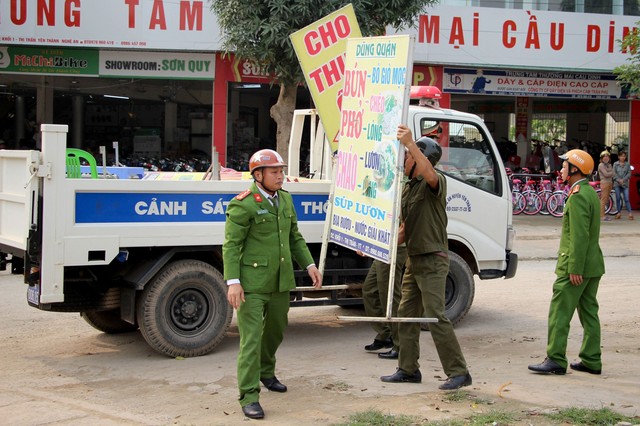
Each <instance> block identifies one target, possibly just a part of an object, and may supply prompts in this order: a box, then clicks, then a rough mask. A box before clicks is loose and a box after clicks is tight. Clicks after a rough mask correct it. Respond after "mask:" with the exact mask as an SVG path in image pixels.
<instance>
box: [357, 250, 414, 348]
mask: <svg viewBox="0 0 640 426" xmlns="http://www.w3.org/2000/svg"><path fill="white" fill-rule="evenodd" d="M360 254H362V253H361V252H360ZM406 260H407V247H406V245H405V244H401V245H399V246H398V251H397V253H396V270H395V272H394V274H395V275H394V286H393V305H391V316H393V317H395V316H397V313H398V305H399V304H400V297H401V295H402V293H401V283H402V272H403V271H404V264H405V262H406ZM390 273H391V265H389V264H388V263H384V262H382V261H380V260H377V259H376V260H374V261H373V263H372V264H371V267H370V268H369V272H368V273H367V276H366V278H365V279H364V282H363V283H362V303H363V304H364V311H365V313H366V314H367V316H370V317H385V316H386V315H387V299H388V297H389V274H390ZM371 326H372V328H373V330H374V331H375V332H376V337H375V338H374V339H373V342H372V343H370V344H368V345H366V346H365V347H364V349H365V350H366V351H377V350H380V349H389V351H387V352H381V353H379V354H378V357H379V358H382V359H398V323H397V322H378V321H374V322H372V323H371Z"/></svg>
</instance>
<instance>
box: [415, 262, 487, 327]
mask: <svg viewBox="0 0 640 426" xmlns="http://www.w3.org/2000/svg"><path fill="white" fill-rule="evenodd" d="M475 293H476V285H475V282H474V281H473V272H471V268H469V265H467V262H465V261H464V259H462V257H460V256H459V255H457V254H455V253H453V252H451V251H450V252H449V274H448V275H447V284H446V287H445V293H444V301H445V315H446V316H447V318H449V320H450V321H451V323H452V324H453V325H456V324H457V323H459V322H460V321H461V320H462V318H464V316H465V315H467V312H469V309H471V305H472V304H473V297H474V296H475ZM421 327H422V329H423V330H429V323H426V322H425V323H421Z"/></svg>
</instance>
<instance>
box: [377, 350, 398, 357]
mask: <svg viewBox="0 0 640 426" xmlns="http://www.w3.org/2000/svg"><path fill="white" fill-rule="evenodd" d="M378 358H382V359H398V351H395V350H393V349H391V350H390V351H388V352H380V353H379V354H378Z"/></svg>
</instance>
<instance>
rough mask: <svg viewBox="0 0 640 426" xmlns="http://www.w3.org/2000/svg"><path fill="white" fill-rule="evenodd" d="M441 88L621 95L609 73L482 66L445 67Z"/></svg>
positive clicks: (572, 95) (604, 96)
mask: <svg viewBox="0 0 640 426" xmlns="http://www.w3.org/2000/svg"><path fill="white" fill-rule="evenodd" d="M442 90H443V91H444V92H447V93H475V94H485V95H500V96H536V97H538V96H553V97H557V98H587V99H620V98H621V97H622V96H623V93H622V88H621V86H620V84H618V82H617V81H616V77H615V76H614V75H612V74H586V73H582V72H560V71H559V72H553V71H515V70H513V71H512V70H495V69H483V68H445V69H444V78H443V81H442ZM624 96H626V94H624Z"/></svg>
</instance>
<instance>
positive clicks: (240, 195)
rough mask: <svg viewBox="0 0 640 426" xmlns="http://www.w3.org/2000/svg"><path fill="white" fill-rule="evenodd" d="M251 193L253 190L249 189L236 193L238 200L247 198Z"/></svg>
mask: <svg viewBox="0 0 640 426" xmlns="http://www.w3.org/2000/svg"><path fill="white" fill-rule="evenodd" d="M249 194H251V190H250V189H247V190H246V191H244V192H242V193H240V194H238V195H236V199H237V200H244V199H245V198H247V196H249Z"/></svg>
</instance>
